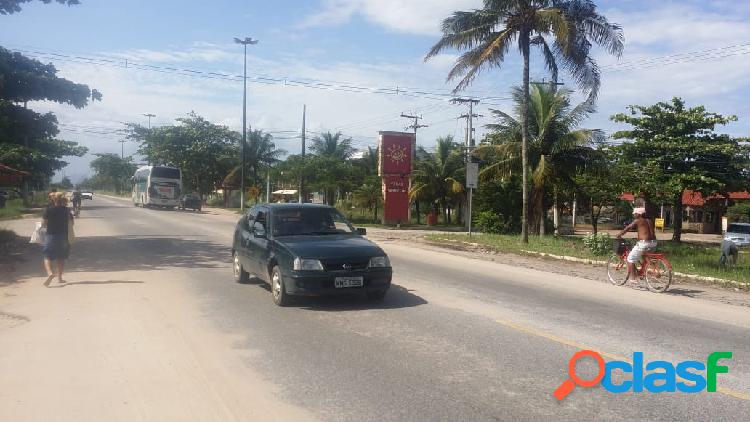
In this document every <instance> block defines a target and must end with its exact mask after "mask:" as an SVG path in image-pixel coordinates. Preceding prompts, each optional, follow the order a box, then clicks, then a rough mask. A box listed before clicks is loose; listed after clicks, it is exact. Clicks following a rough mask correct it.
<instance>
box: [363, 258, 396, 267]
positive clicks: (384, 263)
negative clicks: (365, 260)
mask: <svg viewBox="0 0 750 422" xmlns="http://www.w3.org/2000/svg"><path fill="white" fill-rule="evenodd" d="M390 266H391V261H390V260H388V257H387V256H374V257H372V258H370V265H368V267H370V268H384V267H390Z"/></svg>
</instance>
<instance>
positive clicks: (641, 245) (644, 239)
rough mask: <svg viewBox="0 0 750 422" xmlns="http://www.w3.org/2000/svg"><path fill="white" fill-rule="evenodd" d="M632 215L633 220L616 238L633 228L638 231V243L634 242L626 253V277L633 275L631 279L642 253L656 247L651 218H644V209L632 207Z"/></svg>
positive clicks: (634, 274)
mask: <svg viewBox="0 0 750 422" xmlns="http://www.w3.org/2000/svg"><path fill="white" fill-rule="evenodd" d="M633 217H635V219H634V220H633V222H632V223H630V224H628V226H627V227H625V228H624V229H623V230H622V231H621V232H620V234H618V235H617V238H618V239H621V238H622V235H624V234H625V233H627V232H628V231H630V230H631V229H633V228H635V229H637V231H638V243H636V244H635V246H634V247H633V250H631V251H630V253H629V254H628V259H627V261H628V277H627V278H628V279H630V277H631V276H633V279H634V278H635V276H636V273H635V264H636V263H638V261H640V260H641V257H642V256H643V253H644V252H646V251H651V250H653V249H655V248H656V234H654V229H653V226H652V225H651V220H649V219H648V218H646V209H645V208H635V209H633Z"/></svg>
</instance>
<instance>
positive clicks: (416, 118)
mask: <svg viewBox="0 0 750 422" xmlns="http://www.w3.org/2000/svg"><path fill="white" fill-rule="evenodd" d="M401 117H403V118H406V119H414V124H411V125H409V126H407V127H406V129H407V130H409V129H413V130H414V137H415V138H416V136H417V129H421V128H423V127H427V125H420V124H419V119H421V118H422V116H412V115H409V114H404V113H401Z"/></svg>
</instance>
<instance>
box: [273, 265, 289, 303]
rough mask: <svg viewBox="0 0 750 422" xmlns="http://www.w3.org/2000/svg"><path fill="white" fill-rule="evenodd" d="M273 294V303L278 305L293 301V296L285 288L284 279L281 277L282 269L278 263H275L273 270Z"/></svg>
mask: <svg viewBox="0 0 750 422" xmlns="http://www.w3.org/2000/svg"><path fill="white" fill-rule="evenodd" d="M271 294H272V295H273V303H275V304H277V305H278V306H287V305H289V303H290V302H291V298H290V297H289V295H288V294H287V292H286V289H285V288H284V280H283V279H282V278H281V269H279V266H278V265H275V266H274V267H273V269H272V270H271Z"/></svg>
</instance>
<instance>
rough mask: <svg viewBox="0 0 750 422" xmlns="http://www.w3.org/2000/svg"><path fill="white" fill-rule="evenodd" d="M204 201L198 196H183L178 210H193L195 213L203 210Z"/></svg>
mask: <svg viewBox="0 0 750 422" xmlns="http://www.w3.org/2000/svg"><path fill="white" fill-rule="evenodd" d="M201 205H202V201H201V198H200V197H199V196H197V195H182V196H181V197H180V203H179V205H178V206H177V208H179V209H181V210H184V209H191V210H193V211H200V210H201Z"/></svg>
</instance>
